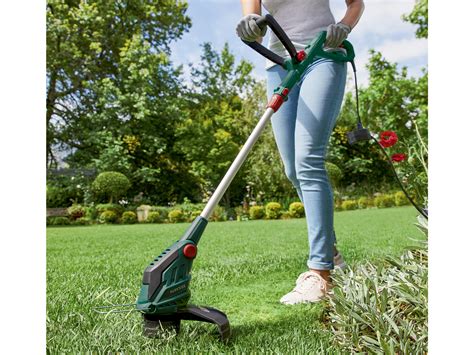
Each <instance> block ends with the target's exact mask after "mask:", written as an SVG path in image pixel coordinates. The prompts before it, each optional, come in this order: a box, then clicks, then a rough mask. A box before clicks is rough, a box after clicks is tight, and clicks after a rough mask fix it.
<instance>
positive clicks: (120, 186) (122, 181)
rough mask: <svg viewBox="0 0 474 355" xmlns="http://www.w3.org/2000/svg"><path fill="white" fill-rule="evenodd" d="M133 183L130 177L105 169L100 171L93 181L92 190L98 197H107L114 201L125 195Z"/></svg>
mask: <svg viewBox="0 0 474 355" xmlns="http://www.w3.org/2000/svg"><path fill="white" fill-rule="evenodd" d="M130 186H131V184H130V181H129V180H128V178H127V177H126V176H125V175H124V174H122V173H119V172H116V171H105V172H103V173H100V174H99V175H98V176H97V177H96V178H95V180H94V182H93V183H92V185H91V187H92V191H93V192H94V193H95V194H96V195H97V196H98V197H104V196H105V197H107V198H108V200H109V202H110V203H112V202H113V201H114V200H117V199H118V198H119V197H122V196H124V195H125V193H126V192H127V190H128V189H129V188H130Z"/></svg>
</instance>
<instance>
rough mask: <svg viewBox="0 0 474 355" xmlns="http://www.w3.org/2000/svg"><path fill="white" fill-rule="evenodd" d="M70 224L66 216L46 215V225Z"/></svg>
mask: <svg viewBox="0 0 474 355" xmlns="http://www.w3.org/2000/svg"><path fill="white" fill-rule="evenodd" d="M70 224H71V221H69V218H67V217H48V218H46V225H48V226H68V225H70Z"/></svg>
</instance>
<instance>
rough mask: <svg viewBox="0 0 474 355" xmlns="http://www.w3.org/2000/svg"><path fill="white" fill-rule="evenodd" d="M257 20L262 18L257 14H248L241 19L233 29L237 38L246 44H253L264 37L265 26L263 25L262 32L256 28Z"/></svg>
mask: <svg viewBox="0 0 474 355" xmlns="http://www.w3.org/2000/svg"><path fill="white" fill-rule="evenodd" d="M259 18H262V16H260V15H257V14H249V15H246V16H244V17H242V19H241V20H240V21H239V23H238V25H237V28H236V29H235V31H236V32H237V36H239V37H240V38H241V39H243V40H244V41H247V42H254V41H256V40H257V39H258V38H259V37H263V36H265V33H267V25H265V27H264V28H263V30H262V29H261V28H260V27H258V26H257V22H256V20H257V19H259Z"/></svg>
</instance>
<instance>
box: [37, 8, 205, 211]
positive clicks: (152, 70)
mask: <svg viewBox="0 0 474 355" xmlns="http://www.w3.org/2000/svg"><path fill="white" fill-rule="evenodd" d="M186 9H187V4H186V3H185V2H184V1H176V0H175V1H172V0H155V1H139V0H129V1H124V0H118V1H106V0H95V1H60V0H48V2H47V102H46V107H47V117H46V120H47V152H48V164H49V166H53V167H54V166H55V165H56V160H57V158H56V156H55V153H54V151H55V149H60V150H63V151H66V152H68V157H67V158H66V161H67V162H68V163H69V165H70V166H72V167H94V168H96V169H98V170H99V171H104V170H114V171H119V172H122V173H125V174H126V175H127V176H128V177H129V178H130V179H131V180H132V182H133V187H132V189H131V193H138V192H140V191H142V192H143V191H144V192H146V193H148V194H149V195H150V196H151V197H150V198H151V199H152V200H154V201H156V202H163V203H164V202H168V201H170V200H174V199H179V198H183V196H186V195H187V194H193V193H195V190H193V188H194V187H195V186H196V184H195V183H194V185H193V183H191V184H189V183H188V182H189V180H191V181H192V179H193V177H192V176H191V175H189V174H188V173H187V170H188V166H186V165H183V164H181V163H180V161H182V157H181V156H180V155H179V154H177V153H176V151H175V150H174V144H175V141H176V140H175V130H176V126H177V125H178V123H179V122H180V121H181V119H182V115H181V114H180V110H181V108H182V95H181V92H182V84H181V68H174V67H173V66H172V63H171V62H170V60H169V58H168V56H169V54H170V48H169V45H170V43H171V42H172V41H174V40H176V39H178V38H180V37H181V36H182V34H183V33H184V32H185V31H187V30H188V28H189V26H190V19H189V17H188V16H186ZM176 182H178V183H176ZM164 186H167V187H166V188H165V187H164ZM193 186H194V187H193Z"/></svg>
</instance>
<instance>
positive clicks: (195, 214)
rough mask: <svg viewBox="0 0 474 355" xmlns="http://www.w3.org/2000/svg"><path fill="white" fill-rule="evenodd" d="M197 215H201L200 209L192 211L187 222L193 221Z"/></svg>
mask: <svg viewBox="0 0 474 355" xmlns="http://www.w3.org/2000/svg"><path fill="white" fill-rule="evenodd" d="M199 215H201V210H199V211H192V212H191V215H190V216H189V222H192V221H194V220H195V219H196V218H197V217H198V216H199Z"/></svg>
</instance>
